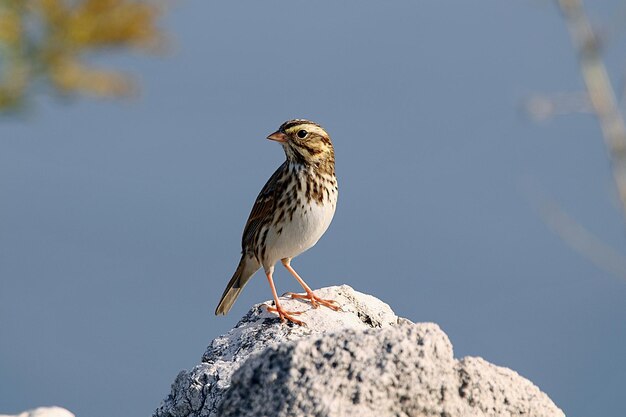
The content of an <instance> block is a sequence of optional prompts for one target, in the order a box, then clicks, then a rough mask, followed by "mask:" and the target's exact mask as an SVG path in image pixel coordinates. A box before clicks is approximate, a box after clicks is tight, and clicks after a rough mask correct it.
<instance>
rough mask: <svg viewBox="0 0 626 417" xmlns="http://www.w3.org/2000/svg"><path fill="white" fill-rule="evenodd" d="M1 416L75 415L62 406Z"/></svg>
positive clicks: (59, 416)
mask: <svg viewBox="0 0 626 417" xmlns="http://www.w3.org/2000/svg"><path fill="white" fill-rule="evenodd" d="M0 417H74V414H72V413H71V412H69V411H68V410H66V409H65V408H61V407H39V408H35V409H33V410H28V411H24V412H23V413H21V414H17V415H7V414H0Z"/></svg>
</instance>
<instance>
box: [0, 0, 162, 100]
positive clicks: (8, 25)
mask: <svg viewBox="0 0 626 417" xmlns="http://www.w3.org/2000/svg"><path fill="white" fill-rule="evenodd" d="M159 15H160V9H159V8H158V7H157V5H156V4H155V3H149V2H147V1H137V0H0V111H2V110H7V109H11V108H14V107H16V106H17V105H19V104H20V103H22V102H23V100H24V98H25V97H26V95H27V93H28V92H29V90H30V89H31V88H32V87H33V85H34V83H35V82H36V81H39V80H43V81H45V82H47V83H48V84H49V85H51V86H52V87H53V88H54V89H55V90H56V91H58V92H60V93H62V94H66V95H68V94H72V93H83V94H92V95H97V96H120V95H127V94H129V93H131V92H132V90H133V83H132V81H131V80H130V78H129V77H128V76H127V75H124V74H121V73H119V72H116V71H110V70H103V69H97V68H93V67H91V66H90V65H88V64H87V63H86V62H85V61H86V55H88V54H93V53H95V52H100V51H104V50H111V49H114V48H126V49H128V48H134V49H139V50H155V49H157V48H158V47H160V46H161V45H162V44H163V37H162V35H161V33H160V31H159V30H158V28H157V27H156V20H157V18H158V17H159Z"/></svg>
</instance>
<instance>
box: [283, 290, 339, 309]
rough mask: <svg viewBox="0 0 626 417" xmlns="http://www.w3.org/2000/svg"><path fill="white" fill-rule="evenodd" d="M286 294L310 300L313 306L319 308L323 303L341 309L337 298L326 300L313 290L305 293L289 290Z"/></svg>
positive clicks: (331, 307)
mask: <svg viewBox="0 0 626 417" xmlns="http://www.w3.org/2000/svg"><path fill="white" fill-rule="evenodd" d="M286 295H287V296H289V297H291V298H300V299H305V300H309V302H310V303H311V305H312V306H313V308H318V307H319V306H320V305H323V306H325V307H328V308H330V309H331V310H334V311H341V306H340V305H339V303H338V302H337V301H335V300H325V299H323V298H320V297H318V296H317V295H315V294H314V293H313V291H311V292H308V291H307V292H306V293H305V294H298V293H295V292H288V293H287V294H286Z"/></svg>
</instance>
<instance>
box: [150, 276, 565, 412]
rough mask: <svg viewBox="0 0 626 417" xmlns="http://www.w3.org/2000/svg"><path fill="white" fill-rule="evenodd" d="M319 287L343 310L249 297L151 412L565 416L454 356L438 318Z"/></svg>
mask: <svg viewBox="0 0 626 417" xmlns="http://www.w3.org/2000/svg"><path fill="white" fill-rule="evenodd" d="M316 293H317V294H318V295H319V296H321V297H323V298H332V299H335V300H337V301H338V302H339V303H340V304H341V306H342V309H343V311H342V312H334V311H331V310H330V309H327V308H319V309H312V308H311V307H310V306H309V305H308V304H306V303H303V302H301V301H298V300H287V299H286V300H285V301H284V306H285V307H286V308H287V309H291V310H300V311H305V312H304V313H303V314H302V315H301V316H299V318H301V319H302V320H303V321H304V322H306V323H307V327H299V326H294V325H286V324H281V323H280V322H279V321H278V319H277V318H275V316H274V315H272V314H270V313H267V312H266V311H265V309H263V308H262V305H261V304H259V305H256V306H254V307H253V308H252V309H251V310H250V312H249V313H248V314H247V315H246V316H244V317H243V319H241V321H240V322H239V323H238V324H237V326H236V327H235V328H234V329H232V330H231V331H230V332H229V333H227V334H226V335H224V336H221V337H218V338H216V339H215V340H213V342H212V343H211V345H210V346H209V347H208V349H207V351H206V352H205V354H204V355H203V357H202V363H201V364H199V365H197V366H196V367H194V368H193V369H192V370H190V371H183V372H181V373H180V374H179V375H178V377H177V378H176V380H175V381H174V383H173V385H172V392H171V394H170V395H169V396H168V397H167V398H166V399H165V400H164V401H163V403H162V404H161V406H160V407H159V408H158V409H157V410H156V412H155V414H154V416H155V417H187V416H190V417H200V416H202V417H209V416H241V417H245V416H255V417H256V416H268V417H269V416H272V417H273V416H276V417H283V416H284V417H286V416H320V417H322V416H323V417H340V416H363V417H367V416H377V417H386V416H416V417H417V416H420V417H421V416H433V417H434V416H437V417H466V416H526V417H544V416H545V417H548V416H554V417H562V416H564V414H563V412H562V411H561V410H560V409H559V408H558V407H556V406H555V405H554V403H552V401H551V400H550V399H549V398H548V397H547V396H546V395H545V394H544V393H542V392H541V391H540V390H539V389H538V388H537V387H536V386H534V385H533V384H532V383H531V382H530V381H528V380H526V379H524V378H523V377H521V376H519V375H518V374H517V373H515V372H514V371H511V370H510V369H507V368H502V367H498V366H495V365H492V364H490V363H488V362H486V361H484V360H483V359H481V358H473V357H466V358H463V359H460V360H456V359H454V357H453V352H452V345H451V343H450V341H449V339H448V337H447V336H446V334H445V333H443V332H442V331H441V329H439V327H438V326H437V325H436V324H432V323H417V324H416V323H412V322H410V321H409V320H406V319H401V318H398V317H396V316H395V314H394V313H393V311H392V310H391V308H390V307H389V306H388V305H387V304H385V303H383V302H382V301H380V300H378V299H376V298H374V297H371V296H369V295H365V294H361V293H359V292H356V291H354V290H353V289H352V288H350V287H348V286H345V285H344V286H340V287H330V288H323V289H321V290H317V291H316Z"/></svg>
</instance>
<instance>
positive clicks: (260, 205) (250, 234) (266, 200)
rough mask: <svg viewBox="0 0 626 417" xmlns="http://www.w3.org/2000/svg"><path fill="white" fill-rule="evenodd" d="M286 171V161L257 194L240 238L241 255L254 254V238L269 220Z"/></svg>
mask: <svg viewBox="0 0 626 417" xmlns="http://www.w3.org/2000/svg"><path fill="white" fill-rule="evenodd" d="M287 170H288V165H287V161H285V163H283V164H282V165H281V166H280V167H278V169H277V170H276V171H275V172H274V174H272V176H271V177H270V179H269V180H268V181H267V183H265V186H264V187H263V189H262V190H261V192H260V193H259V195H258V196H257V198H256V201H255V202H254V206H253V207H252V211H251V212H250V216H248V221H247V222H246V227H245V228H244V229H243V236H242V238H241V249H242V250H243V253H246V252H254V241H255V240H256V238H255V236H256V234H257V233H258V232H259V230H260V229H261V226H262V225H263V224H265V223H266V222H268V221H269V220H271V218H272V213H273V212H274V209H275V207H276V201H277V200H278V195H277V191H278V190H279V187H278V185H279V183H280V180H281V178H283V177H284V174H285V173H286V171H287Z"/></svg>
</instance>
